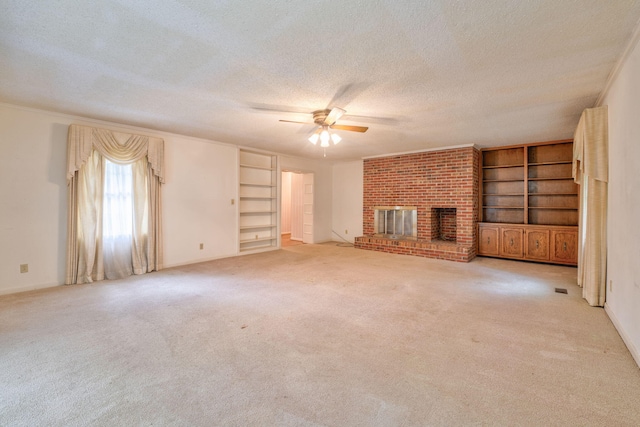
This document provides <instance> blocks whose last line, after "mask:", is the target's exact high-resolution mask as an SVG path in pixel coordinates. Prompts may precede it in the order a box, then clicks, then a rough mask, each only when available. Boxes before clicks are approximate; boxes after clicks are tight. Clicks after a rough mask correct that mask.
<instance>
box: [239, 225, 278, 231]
mask: <svg viewBox="0 0 640 427" xmlns="http://www.w3.org/2000/svg"><path fill="white" fill-rule="evenodd" d="M275 226H276V225H275V224H260V225H241V226H240V230H257V229H259V228H274V227H275Z"/></svg>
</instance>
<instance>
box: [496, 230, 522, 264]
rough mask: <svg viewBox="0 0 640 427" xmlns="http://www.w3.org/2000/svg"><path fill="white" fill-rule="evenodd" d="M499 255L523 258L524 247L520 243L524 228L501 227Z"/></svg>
mask: <svg viewBox="0 0 640 427" xmlns="http://www.w3.org/2000/svg"><path fill="white" fill-rule="evenodd" d="M500 231H501V233H500V234H501V236H500V239H501V240H500V241H501V242H502V244H501V245H500V255H501V256H505V257H509V258H523V257H524V249H523V245H522V240H523V239H522V236H523V235H524V230H523V229H522V228H510V227H501V228H500Z"/></svg>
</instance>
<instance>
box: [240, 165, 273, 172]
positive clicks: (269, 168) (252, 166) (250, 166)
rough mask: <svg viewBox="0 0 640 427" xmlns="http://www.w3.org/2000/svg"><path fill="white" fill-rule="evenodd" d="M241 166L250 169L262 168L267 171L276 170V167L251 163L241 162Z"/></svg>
mask: <svg viewBox="0 0 640 427" xmlns="http://www.w3.org/2000/svg"><path fill="white" fill-rule="evenodd" d="M240 167H241V168H249V169H260V170H265V171H274V170H275V168H272V167H267V166H255V165H249V164H243V163H240Z"/></svg>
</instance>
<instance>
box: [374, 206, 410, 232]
mask: <svg viewBox="0 0 640 427" xmlns="http://www.w3.org/2000/svg"><path fill="white" fill-rule="evenodd" d="M373 220H374V224H375V236H376V237H385V238H388V239H400V240H417V239H418V208H417V207H416V206H376V207H375V208H374V219H373Z"/></svg>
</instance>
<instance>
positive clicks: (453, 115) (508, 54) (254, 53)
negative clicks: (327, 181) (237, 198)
mask: <svg viewBox="0 0 640 427" xmlns="http://www.w3.org/2000/svg"><path fill="white" fill-rule="evenodd" d="M0 7H1V10H2V13H0V51H1V52H0V55H1V56H0V58H1V59H0V102H6V103H12V104H18V105H24V106H29V107H35V108H43V109H47V110H53V111H60V112H65V113H71V114H77V115H80V116H85V117H91V118H96V119H102V120H109V121H114V122H118V123H123V124H129V125H137V126H143V127H147V128H151V129H157V130H163V131H168V132H175V133H179V134H184V135H191V136H196V137H202V138H207V139H212V140H216V141H221V142H227V143H232V144H238V145H243V146H251V147H256V148H261V149H266V150H271V151H276V152H280V153H286V154H291V155H297V156H303V157H322V149H320V148H319V147H315V146H313V145H311V144H310V143H309V142H308V141H307V140H306V137H307V136H308V134H309V132H311V131H312V130H313V127H312V126H305V125H296V124H290V123H281V122H279V121H278V119H286V120H301V121H305V120H311V115H310V114H305V113H311V112H312V111H313V110H317V109H323V108H326V107H333V106H339V107H342V108H344V109H346V110H347V115H346V116H345V117H343V119H342V120H340V121H339V123H340V124H354V125H364V126H369V131H368V132H366V133H364V134H359V133H354V132H344V131H342V132H338V133H339V134H340V135H341V136H342V137H343V142H342V143H340V144H339V145H337V146H335V147H331V148H329V149H327V159H332V160H347V159H356V158H360V157H363V156H371V155H379V154H385V153H397V152H404V151H414V150H421V149H428V148H436V147H446V146H455V145H461V144H477V145H479V146H494V145H507V144H517V143H523V142H533V141H545V140H553V139H561V138H568V137H571V136H572V134H573V130H574V128H575V126H576V124H577V121H578V118H579V115H580V113H581V111H582V110H583V109H584V108H587V107H591V106H593V104H594V102H595V101H596V99H597V97H598V95H599V94H600V92H601V91H602V90H603V89H604V87H605V84H606V81H607V77H608V75H609V73H610V72H611V71H612V69H613V68H614V66H615V64H616V61H617V60H618V59H619V58H620V56H621V55H622V53H623V50H624V48H625V47H626V44H627V43H628V41H629V40H630V38H631V36H632V33H633V31H634V27H635V25H636V23H637V22H638V19H639V18H640V1H638V0H610V1H603V0H549V1H546V0H539V1H536V0H528V1H525V0H522V1H519V0H518V1H514V0H504V1H499V0H485V1H471V0H469V1H451V0H442V1H434V0H432V1H426V0H423V1H404V0H403V1H399V0H393V1H392V0H388V1H384V0H383V1H373V0H342V1H314V0H305V1H294V0H288V1H287V0H277V1H276V0H273V1H255V0H251V1H250V0H244V1H233V0H227V1H215V2H212V1H205V0H201V1H196V0H194V1H186V0H171V1H170V0H165V1H162V2H151V1H131V0H101V1H99V2H90V1H86V0H76V1H73V0H66V1H64V0H62V1H24V0H13V1H12V0H0Z"/></svg>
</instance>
